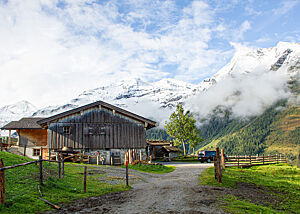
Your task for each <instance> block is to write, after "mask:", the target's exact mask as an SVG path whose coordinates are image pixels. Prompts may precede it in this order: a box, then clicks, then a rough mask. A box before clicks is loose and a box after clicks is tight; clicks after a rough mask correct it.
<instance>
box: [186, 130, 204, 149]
mask: <svg viewBox="0 0 300 214" xmlns="http://www.w3.org/2000/svg"><path fill="white" fill-rule="evenodd" d="M193 132H194V133H193V134H192V135H191V137H190V139H189V144H190V147H191V148H193V154H195V147H196V146H198V145H199V143H200V142H202V141H203V139H202V138H200V137H199V135H200V131H199V130H198V129H195V130H193Z"/></svg>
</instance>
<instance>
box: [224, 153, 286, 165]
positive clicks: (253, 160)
mask: <svg viewBox="0 0 300 214" xmlns="http://www.w3.org/2000/svg"><path fill="white" fill-rule="evenodd" d="M225 160H226V162H225V166H237V167H241V168H245V167H250V166H258V165H268V164H277V163H286V162H287V160H286V157H285V156H284V155H282V154H276V155H262V156H258V155H255V156H253V155H237V156H229V157H227V158H225Z"/></svg>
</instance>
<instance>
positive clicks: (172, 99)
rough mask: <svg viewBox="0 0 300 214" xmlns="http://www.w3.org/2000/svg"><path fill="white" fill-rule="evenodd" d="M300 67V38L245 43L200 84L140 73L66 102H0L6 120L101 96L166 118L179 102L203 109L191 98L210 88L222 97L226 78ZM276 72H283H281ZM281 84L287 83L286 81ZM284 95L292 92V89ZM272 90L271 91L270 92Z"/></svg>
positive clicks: (293, 74) (295, 73) (293, 73)
mask: <svg viewBox="0 0 300 214" xmlns="http://www.w3.org/2000/svg"><path fill="white" fill-rule="evenodd" d="M299 70H300V43H286V42H280V43H278V44H277V46H275V47H272V48H258V49H255V48H247V47H239V48H237V51H236V53H235V55H234V56H233V57H232V59H231V60H230V62H229V63H228V64H227V65H225V66H224V67H223V68H222V69H220V71H218V72H217V73H216V74H215V75H213V76H212V77H211V78H207V79H205V80H203V81H202V82H200V83H199V84H192V83H186V82H183V81H180V80H175V79H171V78H166V79H162V80H159V81H157V82H148V81H145V80H142V79H140V78H133V79H127V80H120V81H118V82H115V83H112V84H106V85H102V86H101V87H98V88H95V89H90V90H86V91H84V92H82V93H81V94H79V95H78V96H77V97H75V98H74V99H72V100H70V101H68V102H66V103H65V104H63V105H56V106H48V107H45V108H41V109H37V108H36V107H34V106H33V105H32V104H30V103H29V102H28V101H24V102H23V105H22V104H20V105H17V104H15V105H14V107H13V105H9V106H3V107H0V126H2V125H4V123H7V122H9V121H11V120H18V119H20V118H21V117H25V116H35V117H41V116H42V117H48V116H51V115H54V114H58V113H61V112H63V111H67V110H70V109H73V108H76V107H79V106H82V105H85V104H88V103H91V102H94V101H97V100H102V101H104V102H108V103H110V104H113V105H117V106H119V107H121V108H125V109H127V110H129V111H134V112H136V113H137V114H141V115H143V116H145V117H149V118H151V119H155V120H159V121H163V120H165V119H167V118H168V116H169V114H170V113H171V112H172V110H173V109H174V107H175V106H176V105H177V104H186V107H188V108H189V107H190V109H191V110H193V111H194V112H197V111H198V112H199V111H202V109H197V108H194V106H195V103H190V104H189V105H190V106H189V105H188V104H187V103H189V102H190V100H191V99H192V98H196V99H197V96H200V95H202V94H209V93H210V94H209V95H207V99H212V100H213V99H216V98H214V96H215V94H214V88H216V87H217V86H219V88H221V90H223V87H222V84H224V83H226V81H227V82H228V81H229V80H230V81H231V80H232V81H231V82H230V81H229V83H230V84H233V85H234V84H236V82H239V81H242V80H243V79H246V78H248V76H250V77H251V78H252V79H250V81H253V80H256V79H255V78H256V77H260V76H263V75H269V76H266V77H265V79H263V80H262V81H261V82H262V85H263V84H264V81H266V82H268V81H269V80H268V78H269V77H271V78H273V76H274V75H275V74H276V75H279V74H280V75H282V77H283V76H284V77H287V78H288V79H291V78H294V79H296V80H297V79H299ZM273 74H274V75H273ZM276 78H281V76H280V77H276ZM248 82H249V81H248ZM246 83H247V82H246ZM225 85H226V84H225ZM249 85H250V84H249ZM254 85H255V84H254ZM279 86H280V87H283V86H282V85H279ZM279 86H278V87H279ZM275 87H277V85H275ZM224 88H225V87H224ZM275 89H276V88H275ZM245 90H247V88H246V89H245ZM284 90H286V89H284ZM229 92H230V93H229V94H224V96H227V97H225V98H226V100H227V101H228V100H230V99H232V100H238V99H241V94H242V93H243V91H239V88H235V89H234V90H233V91H229ZM275 92H276V91H275ZM273 94H274V93H273ZM273 94H271V95H273ZM284 95H285V96H288V94H287V93H286V94H284ZM267 96H270V95H268V94H267ZM263 98H264V97H262V99H263ZM216 100H217V99H216ZM275 100H276V99H275ZM295 100H296V101H295V102H298V101H299V99H298V95H297V96H296V99H295ZM220 101H222V100H220ZM230 102H233V101H230ZM273 102H274V101H273ZM220 104H222V103H216V105H220ZM271 104H272V102H271V101H270V103H266V104H263V105H271ZM26 105H27V106H26ZM193 105H194V106H193ZM197 105H198V104H197ZM213 107H214V106H212V107H207V109H208V110H209V111H212V110H213ZM4 109H6V110H4ZM24 109H25V110H24ZM26 109H27V110H26Z"/></svg>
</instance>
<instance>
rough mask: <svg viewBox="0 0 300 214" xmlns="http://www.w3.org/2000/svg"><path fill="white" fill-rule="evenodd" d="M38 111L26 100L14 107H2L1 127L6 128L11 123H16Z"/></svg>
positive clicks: (0, 114) (0, 109)
mask: <svg viewBox="0 0 300 214" xmlns="http://www.w3.org/2000/svg"><path fill="white" fill-rule="evenodd" d="M36 111H37V108H36V107H35V106H34V105H32V104H31V103H29V102H28V101H25V100H23V101H20V102H17V103H15V104H12V105H6V106H3V107H0V127H2V126H4V125H5V124H7V123H9V122H10V121H15V120H19V119H21V118H22V117H28V116H31V115H32V114H33V113H34V112H36ZM2 133H5V132H2Z"/></svg>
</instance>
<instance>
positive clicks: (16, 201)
mask: <svg viewBox="0 0 300 214" xmlns="http://www.w3.org/2000/svg"><path fill="white" fill-rule="evenodd" d="M0 158H2V159H3V162H4V164H5V166H10V165H15V164H19V163H24V162H28V161H32V160H31V159H29V158H26V157H22V156H18V155H13V154H10V153H7V152H0ZM43 168H44V170H43V173H44V180H45V181H44V185H43V186H41V192H42V193H43V198H44V199H46V200H48V201H50V202H52V203H54V204H56V205H58V204H60V203H66V202H70V201H73V200H75V199H78V198H86V197H90V196H96V195H101V194H106V193H110V192H118V191H124V190H128V189H130V187H126V186H125V184H121V185H120V184H119V185H110V184H106V183H103V182H101V181H100V180H99V179H96V177H97V176H98V177H101V176H102V175H101V174H99V175H97V174H93V176H88V180H87V193H83V171H84V169H83V167H82V166H78V165H74V164H66V165H65V176H64V178H63V179H59V178H58V172H57V163H48V162H43ZM38 176H39V169H38V165H35V164H31V165H27V166H22V167H17V168H14V169H9V170H6V171H5V182H6V183H5V187H6V195H5V196H6V200H5V201H6V202H5V204H4V205H0V213H37V212H38V213H42V212H44V211H46V210H49V209H51V207H50V206H49V205H47V204H45V203H44V202H43V201H41V200H39V199H38V197H39V192H38V189H37V186H38V184H39V180H38Z"/></svg>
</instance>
